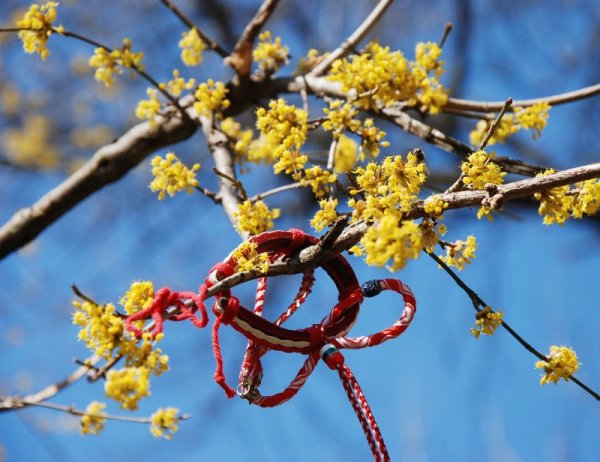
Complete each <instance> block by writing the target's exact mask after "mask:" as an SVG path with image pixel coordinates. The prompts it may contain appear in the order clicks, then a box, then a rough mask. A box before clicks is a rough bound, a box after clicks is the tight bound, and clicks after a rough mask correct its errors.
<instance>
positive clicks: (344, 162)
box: [333, 135, 358, 173]
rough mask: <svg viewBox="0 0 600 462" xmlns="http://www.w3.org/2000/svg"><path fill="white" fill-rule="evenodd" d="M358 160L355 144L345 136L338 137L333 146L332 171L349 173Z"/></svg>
mask: <svg viewBox="0 0 600 462" xmlns="http://www.w3.org/2000/svg"><path fill="white" fill-rule="evenodd" d="M357 160H358V146H357V144H356V142H355V141H354V140H353V139H352V138H350V137H348V136H345V135H340V136H339V138H338V139H337V144H336V146H335V154H334V161H333V170H334V172H335V173H347V172H349V171H351V170H352V169H353V168H354V167H355V166H356V162H357Z"/></svg>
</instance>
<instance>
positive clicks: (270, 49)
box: [252, 30, 290, 74]
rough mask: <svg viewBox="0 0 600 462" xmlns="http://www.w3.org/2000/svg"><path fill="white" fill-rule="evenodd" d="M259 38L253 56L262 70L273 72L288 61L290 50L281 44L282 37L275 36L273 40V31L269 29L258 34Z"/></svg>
mask: <svg viewBox="0 0 600 462" xmlns="http://www.w3.org/2000/svg"><path fill="white" fill-rule="evenodd" d="M258 40H259V42H258V45H256V48H255V49H254V51H253V52H252V57H253V59H254V61H256V62H257V63H258V65H259V67H260V69H261V70H263V71H265V72H268V73H270V74H272V73H273V72H276V71H278V70H279V68H281V66H283V65H284V64H287V63H288V61H289V57H290V50H289V49H288V47H286V46H283V45H282V44H281V38H279V37H275V40H274V41H273V39H272V37H271V32H269V31H268V30H267V31H264V32H262V33H261V34H260V35H259V36H258Z"/></svg>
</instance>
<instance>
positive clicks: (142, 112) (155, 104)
mask: <svg viewBox="0 0 600 462" xmlns="http://www.w3.org/2000/svg"><path fill="white" fill-rule="evenodd" d="M146 94H147V95H148V96H149V97H150V99H143V100H141V101H139V102H138V105H137V107H136V108H135V116H136V117H137V118H138V119H146V120H149V121H150V125H154V124H155V122H154V117H155V116H157V115H158V113H159V112H160V108H161V107H162V105H161V102H160V100H159V99H158V91H157V90H156V89H155V88H148V89H147V90H146Z"/></svg>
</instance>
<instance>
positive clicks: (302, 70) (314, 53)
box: [294, 48, 329, 75]
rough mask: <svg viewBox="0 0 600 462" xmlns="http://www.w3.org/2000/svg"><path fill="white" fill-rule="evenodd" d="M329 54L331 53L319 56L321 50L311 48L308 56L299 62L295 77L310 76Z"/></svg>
mask: <svg viewBox="0 0 600 462" xmlns="http://www.w3.org/2000/svg"><path fill="white" fill-rule="evenodd" d="M328 54H329V53H325V54H323V55H319V50H316V49H314V48H311V49H310V50H308V53H307V54H306V56H303V57H302V58H300V59H299V60H298V65H297V66H296V71H295V72H294V75H304V74H308V73H309V72H310V71H312V70H313V68H314V67H315V66H316V65H317V64H319V63H320V62H321V61H322V60H323V58H324V57H325V56H327V55H328Z"/></svg>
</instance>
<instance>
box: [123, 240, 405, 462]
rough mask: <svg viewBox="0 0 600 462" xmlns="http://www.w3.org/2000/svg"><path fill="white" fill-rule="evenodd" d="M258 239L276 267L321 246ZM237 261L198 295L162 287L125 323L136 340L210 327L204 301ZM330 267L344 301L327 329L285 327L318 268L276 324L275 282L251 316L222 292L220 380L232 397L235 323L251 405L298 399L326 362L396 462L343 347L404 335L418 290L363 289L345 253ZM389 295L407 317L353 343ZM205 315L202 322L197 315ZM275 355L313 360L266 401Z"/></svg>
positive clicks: (380, 448)
mask: <svg viewBox="0 0 600 462" xmlns="http://www.w3.org/2000/svg"><path fill="white" fill-rule="evenodd" d="M251 241H252V242H253V243H255V244H257V252H259V253H268V255H269V261H270V262H271V263H274V262H276V261H282V260H284V259H286V258H290V257H291V256H292V255H294V254H295V253H296V252H298V251H300V250H302V249H303V248H305V247H307V246H310V245H313V244H316V243H317V242H318V239H317V238H315V237H312V236H309V235H307V234H305V233H304V232H302V231H300V230H290V231H273V232H269V233H263V234H260V235H258V236H255V237H253V238H252V239H251ZM235 267H236V261H235V259H234V257H233V256H232V255H230V256H228V257H227V258H226V259H225V260H224V261H223V262H221V263H218V264H217V265H215V266H214V267H213V268H212V269H211V270H210V272H209V274H208V277H207V278H206V281H205V282H204V284H202V286H200V289H199V292H198V294H195V293H193V292H174V291H171V290H170V289H167V288H164V289H160V290H158V291H157V292H156V294H155V299H154V301H153V303H152V304H151V305H150V307H148V308H146V309H144V310H142V311H139V312H137V313H135V314H133V315H131V316H129V317H128V318H127V319H126V321H125V325H126V327H127V329H128V330H130V331H132V332H133V333H134V334H135V335H136V336H138V337H139V336H141V335H142V331H141V329H139V327H137V326H136V323H137V322H139V321H142V320H146V319H153V320H154V321H155V327H154V329H153V330H152V334H153V335H154V336H156V335H158V334H159V333H160V332H162V330H163V321H164V320H165V319H168V320H175V321H183V320H186V319H188V320H190V321H191V322H192V324H193V325H194V326H196V327H198V328H202V327H205V326H206V324H207V322H208V317H207V313H206V308H205V305H204V302H205V300H206V298H207V296H206V294H207V291H208V289H209V288H210V287H212V286H213V285H214V284H216V283H217V282H219V281H221V280H223V279H225V278H227V277H228V276H231V275H232V274H234V272H235ZM322 268H323V269H324V270H325V272H326V273H327V274H328V275H329V277H330V278H331V279H332V280H333V282H334V283H335V285H336V287H337V289H338V292H339V295H338V302H337V303H336V305H335V306H334V307H333V308H332V310H331V311H330V312H329V314H327V315H326V316H325V317H324V318H323V319H322V320H321V322H320V323H317V324H314V325H312V326H310V327H307V328H305V329H297V330H290V329H285V328H283V327H281V325H282V324H283V323H284V322H285V321H286V320H287V319H288V318H289V317H290V316H291V315H292V314H294V312H296V310H297V309H298V308H299V307H300V306H301V305H302V304H303V303H304V302H305V301H306V299H307V297H308V296H309V294H310V292H311V291H312V287H313V285H314V270H309V271H307V272H305V273H304V274H303V277H302V282H301V284H300V288H299V290H298V292H297V293H296V295H295V297H294V299H293V301H292V303H291V304H290V305H289V306H288V308H287V309H285V310H284V311H283V312H282V314H281V315H280V316H279V317H278V318H277V319H276V320H275V321H274V322H271V321H268V320H266V319H265V318H264V317H263V309H264V303H265V297H266V291H267V285H268V280H267V278H259V280H258V282H257V289H256V297H255V302H254V309H253V310H249V309H247V308H245V307H243V306H242V305H241V304H240V301H239V300H238V299H237V298H236V297H235V296H233V295H232V293H231V290H230V289H227V290H224V291H222V292H219V293H217V294H215V302H214V304H213V306H212V311H213V313H214V314H215V315H216V319H215V321H214V324H213V328H212V343H213V353H214V357H215V361H216V370H215V374H214V379H215V381H216V382H217V383H218V384H219V385H220V386H221V387H222V388H223V390H224V391H225V394H226V395H227V396H228V397H229V398H231V397H233V396H235V394H236V390H234V389H233V388H232V387H231V386H229V384H228V383H227V380H226V378H225V373H224V368H223V357H222V354H221V346H220V341H219V329H220V327H221V326H222V325H223V324H225V325H230V326H231V327H233V328H234V329H235V330H237V331H238V332H240V333H241V334H242V335H244V336H245V337H246V338H247V339H248V345H247V347H246V351H245V354H244V360H243V362H242V365H241V368H240V374H239V378H238V386H237V394H238V395H239V396H241V397H242V398H244V399H247V400H248V401H249V402H250V403H251V404H255V405H258V406H261V407H273V406H278V405H280V404H282V403H284V402H286V401H288V400H289V399H291V398H292V397H293V396H294V395H296V393H298V391H299V390H300V388H302V386H303V385H304V383H305V382H306V380H307V379H308V377H309V376H310V374H311V373H312V372H313V370H314V368H315V366H316V364H317V363H318V362H319V359H323V361H324V362H325V363H326V364H327V366H328V367H329V368H331V369H334V370H337V372H338V375H339V377H340V381H341V382H342V385H343V387H344V390H345V392H346V395H347V396H348V399H349V401H350V403H351V405H352V407H353V409H354V412H355V413H356V416H357V418H358V420H359V422H360V425H361V427H362V429H363V432H364V434H365V437H366V439H367V442H368V444H369V447H370V449H371V452H372V454H373V458H374V460H375V461H381V462H385V461H389V460H390V458H389V455H388V452H387V449H386V446H385V443H384V441H383V437H382V435H381V432H380V430H379V427H378V425H377V422H376V421H375V417H374V416H373V413H372V411H371V408H370V407H369V404H368V403H367V400H366V398H365V396H364V394H363V392H362V389H361V388H360V385H359V384H358V381H357V380H356V378H355V377H354V374H353V373H352V371H351V370H350V368H349V367H348V366H347V365H346V364H345V360H344V357H343V356H342V354H341V352H340V351H339V350H340V349H344V348H348V349H358V348H366V347H371V346H375V345H379V344H381V343H383V342H386V341H387V340H390V339H393V338H396V337H398V336H399V335H400V334H402V333H403V332H404V331H405V330H406V329H407V327H408V326H409V324H410V322H411V321H412V319H413V317H414V314H415V311H416V301H415V298H414V295H413V294H412V292H411V290H410V288H409V287H408V286H406V285H405V284H403V283H402V282H401V281H399V280H397V279H380V280H374V281H369V282H366V283H364V284H363V285H362V286H359V285H358V281H357V280H356V276H355V274H354V271H353V270H352V268H351V267H350V265H349V264H348V262H347V261H346V259H345V258H344V257H342V256H341V255H337V256H336V257H334V258H332V259H331V260H329V261H327V262H325V263H323V264H322ZM384 290H392V291H394V292H397V293H399V294H400V295H401V296H402V298H403V300H404V309H403V311H402V314H401V316H400V318H399V319H398V320H397V321H396V322H395V323H394V324H392V325H391V326H390V327H388V328H386V329H383V330H382V331H379V332H375V333H373V334H371V335H366V336H361V337H347V334H348V332H349V331H350V329H351V328H352V326H353V325H354V323H355V322H356V318H357V316H358V313H359V309H360V304H361V303H362V301H363V300H364V298H365V297H374V296H376V295H378V294H379V293H380V292H382V291H384ZM169 307H176V308H177V309H178V310H177V311H176V313H177V314H175V315H169V314H168V311H167V309H168V308H169ZM197 312H199V317H198V316H197ZM270 350H276V351H283V352H288V353H292V352H294V353H302V354H306V355H307V358H306V360H305V361H304V364H303V365H302V366H301V368H300V370H299V371H298V373H297V374H296V376H295V377H294V379H293V380H292V381H291V382H290V384H289V385H288V386H287V387H286V388H285V389H284V390H283V391H281V392H279V393H276V394H273V395H270V396H262V395H261V394H260V392H259V386H260V384H261V382H262V377H263V368H262V363H261V358H262V357H263V356H264V355H265V354H267V353H268V352H269V351H270Z"/></svg>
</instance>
